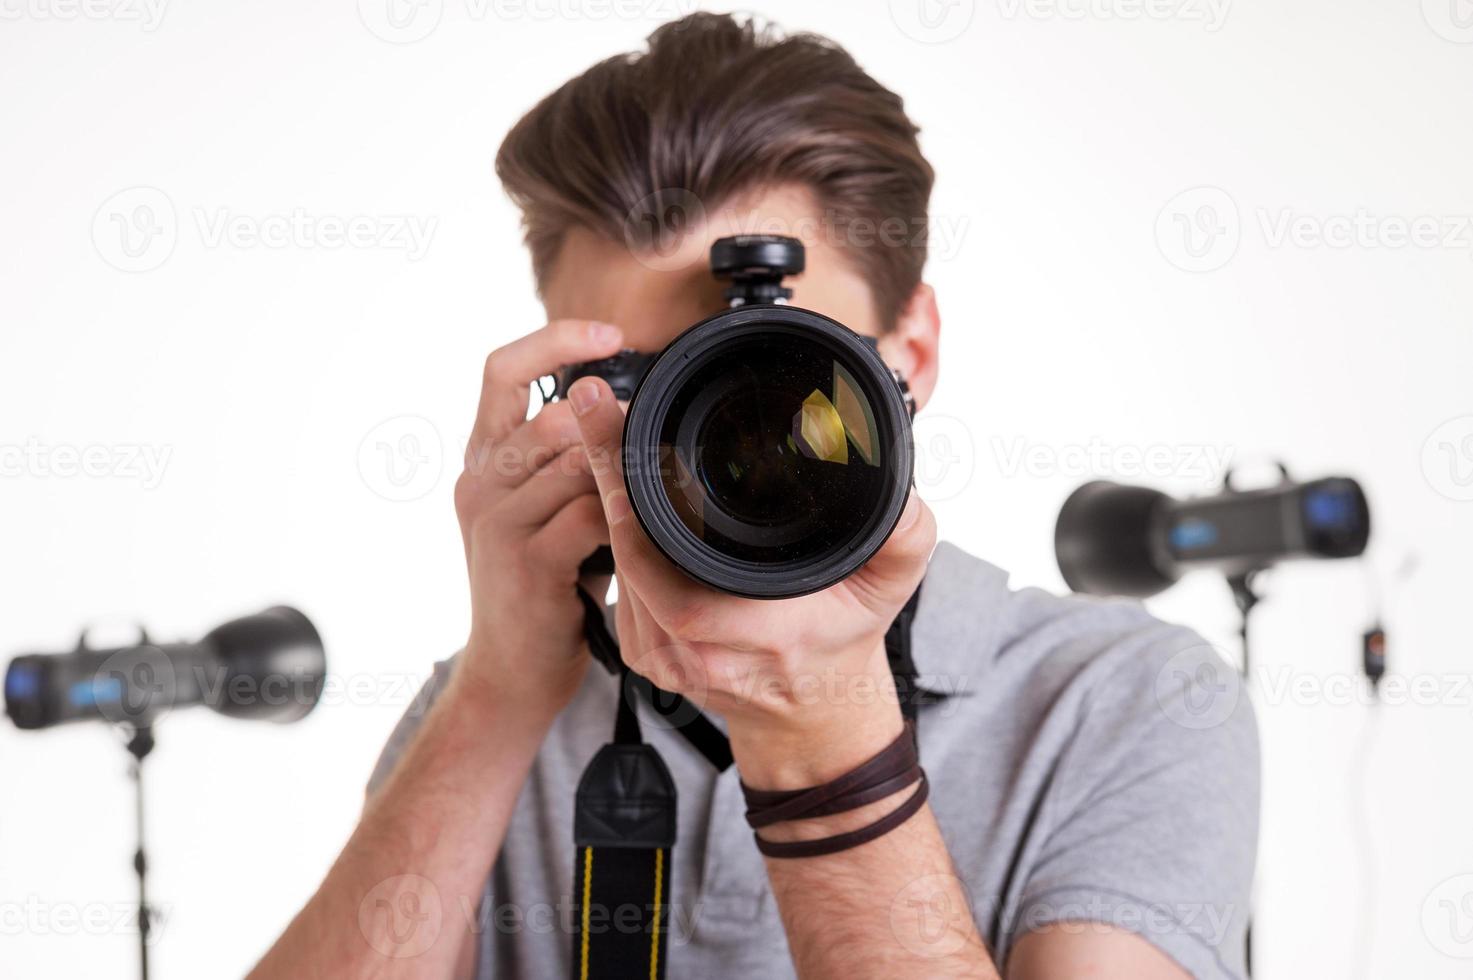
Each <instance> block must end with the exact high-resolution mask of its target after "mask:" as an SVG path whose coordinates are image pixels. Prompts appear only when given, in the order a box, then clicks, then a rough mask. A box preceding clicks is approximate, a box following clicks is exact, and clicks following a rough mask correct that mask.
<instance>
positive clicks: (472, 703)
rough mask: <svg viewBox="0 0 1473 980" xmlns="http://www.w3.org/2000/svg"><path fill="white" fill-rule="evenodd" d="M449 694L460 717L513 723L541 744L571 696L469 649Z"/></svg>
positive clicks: (453, 676)
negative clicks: (498, 664)
mask: <svg viewBox="0 0 1473 980" xmlns="http://www.w3.org/2000/svg"><path fill="white" fill-rule="evenodd" d="M446 693H447V694H448V695H449V697H450V700H451V701H452V702H453V703H454V704H455V707H456V711H457V712H458V713H463V714H465V715H466V716H468V717H471V718H485V719H490V718H496V719H498V720H499V721H503V722H504V721H514V722H515V723H517V724H518V725H522V726H525V727H526V728H527V729H528V730H529V732H535V733H536V735H537V739H538V741H539V742H540V741H541V737H542V736H543V735H545V734H546V733H547V730H548V729H549V728H551V727H552V723H553V721H554V720H555V719H556V718H557V716H558V713H559V712H561V711H562V709H563V708H564V707H565V706H566V705H567V702H568V700H569V699H570V697H571V693H572V692H571V691H563V690H561V689H559V688H554V687H549V686H548V685H546V684H539V683H537V681H536V679H535V678H531V677H529V676H527V675H525V674H524V673H522V672H520V671H518V670H516V669H515V668H510V667H508V668H506V669H497V666H496V665H495V664H494V663H492V662H491V660H490V658H489V657H487V656H485V655H484V654H483V653H477V652H474V651H472V650H471V648H470V647H467V648H466V649H465V650H462V651H461V653H460V656H459V657H458V658H457V659H456V666H455V670H454V671H453V672H452V673H451V675H450V681H449V689H448V690H447V692H446ZM500 727H503V726H501V725H498V728H500Z"/></svg>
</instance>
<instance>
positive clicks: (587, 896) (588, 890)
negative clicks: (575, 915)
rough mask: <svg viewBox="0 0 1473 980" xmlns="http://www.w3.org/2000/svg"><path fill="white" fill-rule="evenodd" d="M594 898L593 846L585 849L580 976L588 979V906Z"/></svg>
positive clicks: (583, 979)
mask: <svg viewBox="0 0 1473 980" xmlns="http://www.w3.org/2000/svg"><path fill="white" fill-rule="evenodd" d="M592 898H593V848H591V847H585V848H584V849H583V965H582V972H581V973H580V974H579V976H580V977H581V978H582V980H588V908H589V904H590V902H591V901H592Z"/></svg>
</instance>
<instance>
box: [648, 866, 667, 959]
mask: <svg viewBox="0 0 1473 980" xmlns="http://www.w3.org/2000/svg"><path fill="white" fill-rule="evenodd" d="M664 871H665V849H664V848H663V847H657V848H655V921H654V929H653V930H652V931H651V932H650V980H655V978H656V976H657V975H658V974H659V971H660V884H661V881H660V879H661V877H662V876H663V875H664Z"/></svg>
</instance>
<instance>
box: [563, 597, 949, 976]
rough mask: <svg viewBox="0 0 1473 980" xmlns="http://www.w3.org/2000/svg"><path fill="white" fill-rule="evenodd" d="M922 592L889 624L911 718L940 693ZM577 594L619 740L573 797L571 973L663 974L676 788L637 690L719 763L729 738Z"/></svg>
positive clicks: (893, 664)
mask: <svg viewBox="0 0 1473 980" xmlns="http://www.w3.org/2000/svg"><path fill="white" fill-rule="evenodd" d="M920 595H921V593H920V590H919V589H917V590H916V591H915V593H914V594H913V595H912V596H911V597H910V599H909V601H907V602H906V604H905V606H904V608H902V609H901V610H900V613H899V615H897V616H896V617H895V621H894V622H893V623H892V624H891V625H890V628H889V630H888V631H887V632H886V633H885V655H886V658H887V659H888V660H889V663H890V672H891V674H892V675H893V676H894V678H895V688H896V692H897V694H898V695H899V697H900V708H901V712H902V713H903V715H904V716H905V718H906V719H907V720H908V721H911V722H914V720H915V716H916V709H917V708H918V707H919V706H920V705H921V704H932V703H935V702H936V701H939V700H941V698H942V695H938V694H934V693H932V692H930V691H925V690H922V689H921V688H920V687H919V686H918V685H917V674H916V668H915V662H914V661H913V659H912V657H911V643H910V632H911V623H912V621H913V620H914V618H915V612H916V608H917V606H918V604H919V602H920ZM578 597H579V599H580V600H581V601H582V602H583V633H584V637H585V639H586V640H587V641H588V650H589V653H591V654H592V655H593V658H594V659H595V660H597V661H598V662H599V664H600V665H602V666H603V668H604V669H605V670H607V671H608V672H609V673H611V674H617V675H618V677H619V682H620V683H619V704H618V709H617V712H616V714H615V719H614V738H613V741H611V742H610V743H609V744H607V745H605V746H604V747H603V748H601V749H599V750H598V752H597V754H595V755H594V757H593V761H591V762H590V763H589V764H588V767H587V768H586V769H584V770H583V776H582V778H580V779H579V781H578V793H577V797H576V799H575V803H574V811H573V844H574V847H575V854H574V859H573V930H572V936H573V969H572V976H573V980H628V978H630V977H640V978H644V977H649V978H650V980H660V978H662V977H663V976H664V975H665V961H666V958H667V955H666V954H667V949H668V946H669V923H670V869H671V866H672V863H673V851H674V847H675V826H676V819H675V818H676V791H675V781H674V780H673V779H672V778H671V776H670V770H669V768H668V767H667V766H666V765H665V760H664V759H662V758H661V757H660V753H659V751H658V750H656V749H655V747H654V746H653V745H650V744H649V743H647V742H645V741H644V739H643V737H642V736H641V733H640V729H639V716H638V714H637V712H636V710H635V704H634V702H635V698H636V697H637V698H639V699H640V700H643V701H644V702H645V703H646V704H647V705H649V706H650V708H651V709H652V710H654V711H655V712H656V713H657V714H659V715H660V716H661V717H663V718H665V719H667V720H669V721H670V722H671V723H672V726H673V727H674V728H675V729H676V730H677V731H679V732H680V734H681V735H682V736H683V737H684V738H685V740H686V741H687V742H689V743H690V744H691V746H692V747H694V748H695V749H696V751H698V752H700V753H701V755H703V756H704V757H705V758H706V759H707V761H709V762H710V763H711V765H712V766H713V767H715V769H716V770H717V771H718V772H723V771H725V770H726V769H727V768H728V767H730V766H731V764H732V757H731V743H730V742H728V741H727V738H726V736H725V735H724V734H722V732H721V730H720V729H719V728H717V727H716V726H715V725H714V724H712V723H711V720H710V719H709V718H707V717H706V716H705V715H703V714H702V713H701V712H700V711H699V709H697V708H696V707H695V706H693V705H692V704H691V703H690V702H689V701H686V700H685V699H684V698H682V697H681V696H680V695H678V694H672V693H671V692H669V691H664V690H661V689H660V688H657V687H655V686H654V685H653V684H652V683H650V681H649V680H648V679H646V678H644V677H641V676H640V675H638V674H636V673H634V672H633V671H631V670H630V669H629V668H628V667H627V666H626V665H625V664H624V662H623V660H622V659H621V658H620V656H619V644H618V642H617V641H616V640H615V639H614V636H613V634H612V633H611V632H610V631H609V627H608V623H607V622H605V620H604V610H603V607H602V606H600V605H599V603H598V602H597V600H595V599H594V598H593V597H592V596H591V595H589V594H588V592H586V591H585V590H583V589H581V588H580V589H579V590H578Z"/></svg>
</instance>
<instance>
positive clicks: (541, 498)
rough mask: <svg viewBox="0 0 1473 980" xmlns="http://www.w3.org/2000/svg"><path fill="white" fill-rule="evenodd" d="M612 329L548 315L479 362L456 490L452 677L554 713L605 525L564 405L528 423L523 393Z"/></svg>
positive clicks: (596, 346)
mask: <svg viewBox="0 0 1473 980" xmlns="http://www.w3.org/2000/svg"><path fill="white" fill-rule="evenodd" d="M620 341H621V335H620V332H619V328H618V327H615V326H612V325H610V324H606V323H598V322H595V321H590V320H554V321H552V322H551V323H549V324H548V325H547V326H545V327H543V328H542V329H540V330H537V331H535V332H533V333H530V334H528V335H527V336H525V337H522V338H521V339H519V340H516V341H513V342H512V343H510V344H508V345H506V346H505V347H502V348H500V349H498V350H496V351H495V352H494V353H492V354H491V356H490V357H488V358H487V359H486V371H485V381H484V385H483V387H482V390H481V404H480V407H479V409H478V410H477V413H476V424H475V428H474V430H473V431H472V433H471V439H470V443H469V445H468V446H467V448H466V460H465V472H464V473H462V474H461V476H460V479H459V480H458V481H457V483H456V485H455V510H456V513H457V514H458V515H459V517H460V528H461V534H462V536H463V537H464V539H465V556H466V566H467V569H468V571H469V575H470V587H471V611H472V616H471V631H470V637H469V639H468V640H467V642H466V649H465V653H464V655H463V656H462V657H461V662H460V665H459V667H458V669H457V677H458V678H461V679H462V682H464V683H478V682H479V683H482V684H485V685H487V686H491V685H493V684H494V685H495V686H496V687H497V688H498V689H501V690H504V689H505V687H506V684H507V681H508V678H515V679H516V681H517V686H518V688H519V689H521V690H523V691H525V692H527V693H528V694H530V695H534V696H536V697H538V698H543V699H547V700H549V701H551V702H553V703H554V704H555V705H556V706H557V707H561V706H562V705H563V704H565V703H566V702H567V700H568V699H569V698H571V697H572V695H573V692H574V691H575V690H577V687H578V683H579V680H580V679H581V678H582V676H583V671H584V670H585V668H586V667H587V663H588V657H587V656H586V655H585V654H583V652H582V650H583V631H582V623H583V608H582V606H581V605H580V604H579V602H578V598H577V594H576V591H575V587H576V586H577V583H578V566H579V564H580V563H581V562H582V561H583V559H585V558H587V557H588V556H589V555H590V554H592V553H593V551H594V549H596V548H597V547H598V546H599V545H600V544H607V543H608V527H607V525H606V524H605V522H604V516H603V508H602V506H601V505H600V503H599V498H598V487H597V485H596V484H595V482H594V478H593V475H592V472H591V470H590V468H589V465H588V457H587V455H586V454H585V452H584V450H583V445H582V443H581V441H580V439H579V435H578V428H577V425H576V424H575V422H574V419H573V414H572V411H571V409H570V407H569V406H568V405H567V404H565V403H557V404H552V405H547V406H545V407H544V408H543V409H542V410H541V411H540V412H538V414H537V415H536V416H535V417H534V418H532V419H531V420H530V421H528V420H527V399H528V392H529V387H530V385H531V384H532V382H534V381H536V380H537V379H538V378H540V377H542V376H544V375H548V374H552V373H553V372H555V371H556V370H557V369H558V368H560V367H562V366H563V365H565V364H573V363H576V362H580V361H588V360H594V359H597V358H601V357H607V356H609V355H610V354H613V353H615V352H616V351H617V350H618V349H619V345H620Z"/></svg>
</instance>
